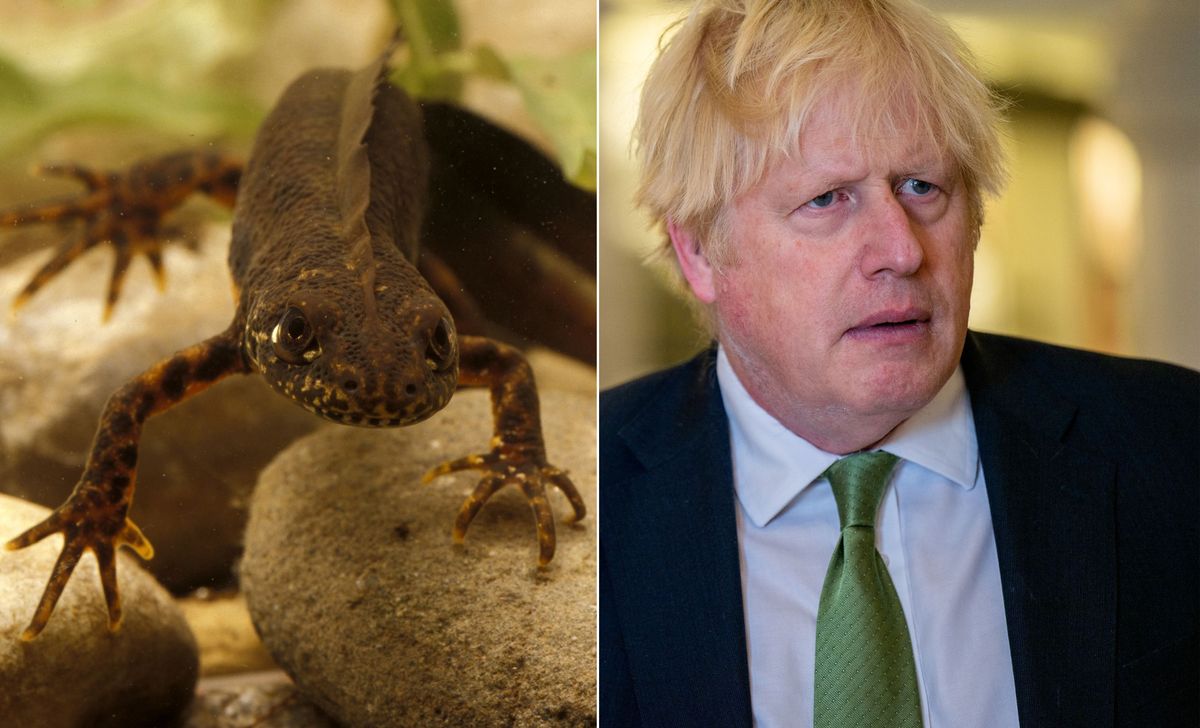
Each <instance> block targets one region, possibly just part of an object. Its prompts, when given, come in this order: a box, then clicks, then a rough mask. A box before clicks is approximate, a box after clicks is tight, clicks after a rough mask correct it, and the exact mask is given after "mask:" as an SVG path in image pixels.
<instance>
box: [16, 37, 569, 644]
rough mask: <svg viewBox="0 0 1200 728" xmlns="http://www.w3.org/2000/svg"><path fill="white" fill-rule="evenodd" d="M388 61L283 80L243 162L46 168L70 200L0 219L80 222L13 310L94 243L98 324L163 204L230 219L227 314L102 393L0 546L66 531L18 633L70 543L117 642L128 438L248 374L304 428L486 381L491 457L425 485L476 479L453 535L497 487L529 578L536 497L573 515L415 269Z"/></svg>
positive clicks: (48, 598)
mask: <svg viewBox="0 0 1200 728" xmlns="http://www.w3.org/2000/svg"><path fill="white" fill-rule="evenodd" d="M387 57H388V54H387V53H385V54H384V55H383V56H382V57H381V58H380V59H379V60H377V61H376V62H375V63H373V64H371V65H370V66H368V67H367V68H364V69H362V70H360V71H358V72H351V71H346V70H328V69H323V70H318V71H312V72H310V73H307V74H305V75H303V76H301V77H300V78H299V79H297V80H296V81H294V82H293V83H292V84H291V85H290V86H289V87H288V88H287V89H286V90H285V91H284V93H283V95H282V97H281V98H280V100H279V101H278V102H277V104H276V105H275V107H274V108H273V109H272V110H271V112H270V113H269V114H268V116H267V118H266V119H265V121H264V122H263V124H262V126H261V128H260V129H259V131H258V134H257V136H256V139H255V142H254V145H253V147H252V150H251V153H250V155H249V158H248V159H247V161H246V163H245V164H244V165H242V164H239V163H238V162H237V161H235V160H233V159H231V158H228V157H226V156H223V155H221V154H215V153H200V154H196V153H183V154H175V155H170V156H165V157H161V158H157V159H154V160H151V161H148V162H143V163H140V164H137V165H135V166H133V167H131V168H130V169H129V170H128V171H126V172H124V173H118V174H107V173H98V172H94V171H91V170H89V169H86V168H84V167H80V166H75V165H64V166H58V167H51V168H48V169H47V171H49V172H52V173H57V174H63V175H68V176H72V177H74V178H76V179H78V180H80V181H81V182H83V183H84V184H85V186H86V187H87V190H86V191H85V192H84V193H82V194H81V195H80V196H79V197H77V198H74V199H68V200H62V201H58V202H51V203H46V204H41V205H32V206H28V207H24V208H20V209H16V210H12V211H9V212H3V213H0V225H3V226H12V225H21V224H29V223H36V222H50V221H59V220H72V219H78V220H82V221H83V227H84V233H83V235H82V236H81V237H80V238H78V239H77V240H73V241H70V242H68V243H66V244H64V245H63V246H62V247H61V248H60V249H59V250H58V251H57V252H56V254H55V255H54V256H53V257H52V259H51V261H50V262H49V263H48V264H46V266H45V267H44V268H43V269H41V270H40V271H39V272H38V273H37V274H36V275H35V276H34V278H33V279H32V281H31V282H30V283H29V285H28V286H27V287H26V288H25V289H24V291H23V292H22V293H21V294H20V295H19V297H18V299H17V301H16V303H18V304H19V303H21V302H22V301H24V300H25V299H27V298H28V297H29V296H31V295H33V294H34V293H35V292H36V291H37V290H38V289H39V288H40V287H41V286H42V285H43V284H44V283H45V282H46V281H47V280H49V279H50V278H52V277H53V276H54V275H55V274H57V273H58V272H59V271H61V270H62V269H63V268H64V267H65V266H67V265H68V264H69V263H70V262H71V261H72V260H74V259H75V258H77V257H78V256H79V255H80V254H81V253H82V252H84V251H85V250H86V249H88V248H90V247H92V246H94V245H96V244H99V243H101V242H104V241H108V242H110V243H111V244H112V245H113V246H114V247H115V248H116V251H117V255H116V265H115V267H114V269H113V274H112V279H111V283H110V286H109V293H108V301H107V308H106V310H110V309H111V307H112V305H113V303H115V302H116V300H117V298H118V296H119V294H120V291H121V284H122V280H123V278H124V274H125V271H126V269H127V267H128V265H129V262H130V261H131V260H132V258H133V257H134V256H135V255H139V254H140V255H145V256H146V257H147V258H148V259H149V261H150V263H151V265H152V266H153V268H154V270H155V271H156V272H159V273H160V274H161V270H162V256H161V249H162V243H161V239H160V236H159V234H158V233H159V227H160V224H161V221H162V218H163V216H164V215H165V214H166V213H167V212H168V211H169V210H171V209H173V208H175V207H177V206H178V205H180V204H181V203H182V202H183V201H184V200H185V199H186V198H187V197H188V196H189V195H191V194H193V193H196V192H200V193H205V194H207V195H209V196H210V197H212V198H213V199H215V200H217V201H218V202H221V203H224V204H226V205H229V206H231V207H232V208H233V231H232V242H231V246H230V252H229V267H230V270H231V272H232V276H233V281H234V289H235V298H236V303H237V308H236V313H235V314H234V317H233V321H232V322H231V323H230V325H229V327H228V328H226V329H225V330H224V331H222V332H221V333H219V334H217V335H215V336H213V337H211V338H209V339H207V340H205V341H202V342H200V343H198V344H195V345H193V346H191V347H188V348H186V349H183V350H182V351H179V352H177V353H175V354H174V355H173V356H171V357H169V358H167V359H165V360H163V361H161V362H159V363H157V364H155V365H154V366H152V367H150V368H149V369H147V370H146V371H145V372H143V373H142V374H140V375H138V376H137V377H135V378H133V379H132V380H131V381H129V382H128V383H126V384H125V385H124V386H122V387H121V388H120V389H118V390H117V391H116V392H115V393H114V394H113V395H112V396H111V397H110V398H109V399H108V401H107V403H106V404H105V406H104V410H103V413H102V414H101V416H100V423H99V428H98V430H97V432H96V435H95V439H94V440H93V442H92V446H91V452H90V455H89V456H88V459H87V463H86V466H85V469H84V472H83V475H82V476H81V477H80V480H79V482H78V483H77V484H76V486H75V489H74V491H73V492H72V493H71V495H70V497H69V498H68V499H67V500H66V502H64V503H63V504H62V505H61V506H59V507H58V508H57V509H56V510H55V511H54V512H53V513H52V514H51V515H50V516H49V517H47V518H46V519H45V520H43V521H42V522H40V523H38V524H37V525H35V526H33V527H32V528H30V529H28V530H27V531H25V532H24V533H22V534H20V535H19V536H17V537H15V538H13V539H12V540H11V541H9V542H8V543H7V544H6V546H7V548H8V549H11V550H15V549H21V548H24V547H26V546H29V545H31V544H34V543H37V542H38V541H40V540H42V539H44V538H46V537H47V536H50V535H51V534H54V533H62V534H63V535H64V537H65V541H64V544H63V547H62V551H61V553H60V555H59V557H58V561H57V563H56V564H55V566H54V569H53V571H52V573H51V575H50V578H49V580H48V583H47V585H46V588H45V591H44V593H43V594H42V598H41V601H40V603H39V604H38V607H37V610H36V612H35V614H34V616H33V619H32V621H31V622H30V624H29V626H28V628H27V629H26V630H25V632H24V633H23V634H22V638H23V639H26V640H29V639H33V638H34V637H35V636H36V635H37V634H38V633H39V632H41V630H42V629H43V628H44V627H45V626H46V623H47V621H48V620H49V618H50V615H51V614H52V612H53V611H54V606H55V604H56V603H57V601H58V598H59V596H60V595H61V594H62V591H63V588H64V587H65V585H66V583H67V581H68V580H69V579H70V576H71V573H72V571H73V569H74V568H75V566H76V564H77V563H78V561H79V559H80V556H81V555H82V554H83V553H84V551H86V550H88V549H90V550H91V551H92V552H94V553H95V555H96V558H97V561H98V563H99V568H100V580H101V584H102V587H103V592H104V597H105V601H106V603H107V609H108V624H109V628H110V629H113V630H115V629H117V627H118V626H119V625H120V620H121V602H120V595H119V593H118V589H117V578H116V559H115V554H116V551H117V549H118V548H119V547H121V546H127V547H129V548H131V549H132V550H134V551H135V552H136V553H137V554H138V555H140V556H141V557H142V558H144V559H149V558H150V557H151V556H152V555H153V549H152V548H151V546H150V543H149V541H148V540H147V539H146V537H145V536H144V535H143V534H142V532H141V530H140V529H139V528H138V527H137V526H136V525H135V524H134V522H133V521H132V520H130V518H129V508H130V505H131V503H132V499H133V492H134V483H135V480H136V472H137V461H138V442H139V437H140V435H141V431H142V425H143V423H144V422H145V421H146V419H147V418H148V417H150V416H152V415H154V414H157V413H159V412H162V411H164V410H166V409H168V408H170V407H172V406H173V405H175V404H177V403H178V402H180V401H182V400H185V399H187V398H188V397H191V396H193V395H195V394H197V393H199V392H201V391H203V390H204V389H206V388H208V387H209V386H210V385H212V384H214V383H215V382H217V381H219V380H221V379H222V378H224V377H227V376H230V375H234V374H260V375H262V376H263V377H265V378H266V380H267V381H268V382H269V383H270V385H271V386H272V387H273V388H274V389H275V390H276V391H277V392H279V393H280V394H282V395H283V396H285V397H288V398H289V399H292V400H294V401H295V402H296V403H298V404H300V405H301V406H303V407H304V408H306V409H308V410H310V411H312V412H314V413H316V414H317V415H320V416H321V417H323V418H326V419H328V420H333V421H336V422H341V423H346V424H351V425H361V426H367V427H394V426H402V425H408V424H412V423H415V422H418V421H420V420H423V419H425V418H427V417H429V416H431V415H433V414H434V413H436V412H437V411H438V410H440V409H441V408H442V407H444V406H445V405H446V403H447V402H448V401H449V400H450V398H451V396H452V395H453V394H454V392H455V390H456V388H458V387H485V386H486V387H488V388H489V389H490V391H491V401H492V418H493V426H494V435H493V437H492V439H491V442H490V450H489V451H488V452H486V453H482V454H478V455H470V456H467V457H462V458H459V459H457V460H452V461H449V462H446V463H443V464H441V465H438V466H437V467H435V468H433V469H432V470H430V471H429V472H428V473H426V474H425V476H424V480H425V481H429V480H431V479H433V478H435V477H438V476H441V475H444V474H446V473H451V472H454V471H459V470H472V469H473V470H479V471H482V472H483V477H482V479H481V480H480V481H479V483H478V485H477V486H476V487H475V489H474V491H473V492H472V493H471V495H470V496H469V497H468V498H467V499H466V500H465V501H464V502H463V504H462V506H461V508H460V509H459V512H458V516H457V518H456V520H455V522H454V526H453V531H452V533H453V537H454V539H455V540H456V541H462V539H463V538H464V537H465V535H466V531H467V527H468V526H469V525H470V523H471V521H472V519H473V518H474V517H475V515H476V513H478V511H479V509H480V508H481V507H482V506H483V504H484V503H485V502H486V501H487V500H488V498H490V497H491V496H492V495H493V494H494V493H495V492H497V491H498V490H499V489H501V488H502V487H504V486H505V485H510V484H511V485H515V486H517V487H518V488H519V489H520V490H521V492H522V493H523V494H524V496H525V498H526V499H528V501H529V503H530V506H531V508H532V511H533V514H534V520H535V522H536V529H537V540H538V562H539V564H540V565H545V564H547V563H549V562H550V560H551V559H552V558H553V556H554V549H555V534H554V516H553V513H552V511H551V507H550V504H549V501H548V499H547V486H551V485H552V486H557V487H558V488H559V490H561V491H562V492H563V493H564V494H565V495H566V497H567V499H568V501H569V502H570V504H571V506H572V509H573V511H574V519H576V520H577V519H580V518H583V517H584V515H585V513H586V509H585V506H584V502H583V498H582V497H581V496H580V494H579V492H578V490H577V489H576V488H575V486H574V485H573V484H572V483H571V480H570V479H569V478H568V476H567V474H566V473H565V472H564V471H562V470H560V469H559V468H556V467H554V466H553V465H551V464H549V463H548V462H547V459H546V449H545V445H544V443H543V439H542V428H541V418H540V414H539V405H538V395H537V389H536V386H535V383H534V379H533V373H532V370H531V369H530V367H529V364H528V363H527V362H526V360H525V359H524V357H523V356H522V355H521V354H520V353H519V352H518V351H517V350H516V349H515V348H514V347H512V346H509V345H507V344H504V343H501V342H499V341H495V340H492V339H489V338H484V337H481V336H468V335H465V334H459V333H457V331H456V326H455V319H454V317H453V316H452V315H451V312H450V310H448V308H447V305H446V304H445V303H443V301H442V299H441V298H439V296H438V295H437V294H436V293H435V292H434V290H433V288H431V286H430V284H429V283H428V282H427V280H426V278H425V277H424V276H422V274H421V273H420V272H419V271H418V268H417V260H418V250H419V247H418V243H419V242H420V236H421V230H422V218H423V215H424V214H425V209H426V206H427V204H428V202H429V195H430V189H429V182H428V179H429V175H430V151H429V149H428V148H427V145H426V142H425V139H424V135H423V128H422V117H421V111H420V108H419V106H418V105H417V104H416V103H415V102H414V101H412V100H411V99H410V98H409V97H408V96H407V95H405V93H404V92H403V91H401V90H400V89H398V88H396V87H395V86H392V85H391V84H390V83H388V81H387V71H388V65H387ZM447 300H448V301H451V299H450V298H447ZM451 306H453V304H451Z"/></svg>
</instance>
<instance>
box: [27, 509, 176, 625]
mask: <svg viewBox="0 0 1200 728" xmlns="http://www.w3.org/2000/svg"><path fill="white" fill-rule="evenodd" d="M55 533H61V534H63V536H64V537H65V540H64V541H63V547H62V551H61V552H60V553H59V555H58V561H57V562H56V563H55V564H54V570H53V571H52V572H51V573H50V578H49V580H47V582H46V589H45V591H43V592H42V599H41V601H40V602H38V606H37V610H36V611H35V612H34V615H33V619H32V620H31V621H30V623H29V626H28V627H26V628H25V631H24V632H22V633H21V639H22V640H24V641H26V642H28V641H30V640H32V639H33V638H34V637H37V636H38V634H39V633H40V632H41V631H42V629H43V628H44V627H45V626H46V622H47V621H49V619H50V615H51V614H52V613H53V612H54V606H55V605H56V604H57V603H58V599H59V597H61V596H62V593H63V589H64V588H65V587H66V585H67V581H68V580H69V579H70V578H71V572H73V571H74V570H75V566H76V565H77V564H78V563H79V559H80V557H81V556H83V552H84V551H87V550H91V551H92V553H94V554H96V561H97V563H98V564H99V567H100V584H101V586H102V587H103V589H104V601H105V604H106V605H107V607H108V629H109V630H110V631H112V632H115V631H117V630H118V629H120V627H121V594H120V592H119V591H118V589H117V563H116V552H117V549H118V548H120V547H121V546H128V547H129V548H131V549H133V551H135V552H136V553H137V554H138V556H141V557H142V558H143V559H150V558H152V557H153V556H154V547H153V546H151V545H150V541H149V540H147V539H146V537H145V536H144V535H143V534H142V531H141V529H139V528H138V527H137V526H136V525H135V524H134V523H133V521H131V520H129V518H127V517H125V516H124V512H123V509H122V510H120V511H114V510H108V509H103V508H96V507H95V506H94V505H92V504H90V503H88V502H87V501H86V499H83V498H77V497H75V496H72V497H71V498H70V499H68V500H67V502H66V503H63V504H62V505H61V506H59V507H58V509H57V510H55V511H54V512H53V513H51V514H50V515H49V516H47V517H46V519H45V520H43V521H41V522H40V523H38V524H37V525H35V526H33V527H32V528H29V529H28V530H26V531H25V532H24V533H22V534H21V535H19V536H17V537H16V538H14V539H12V540H11V541H9V542H8V543H7V544H5V548H6V549H8V550H9V551H16V550H18V549H23V548H25V547H27V546H32V545H33V544H35V543H37V542H39V541H41V540H42V539H44V538H46V537H47V536H51V535H53V534H55Z"/></svg>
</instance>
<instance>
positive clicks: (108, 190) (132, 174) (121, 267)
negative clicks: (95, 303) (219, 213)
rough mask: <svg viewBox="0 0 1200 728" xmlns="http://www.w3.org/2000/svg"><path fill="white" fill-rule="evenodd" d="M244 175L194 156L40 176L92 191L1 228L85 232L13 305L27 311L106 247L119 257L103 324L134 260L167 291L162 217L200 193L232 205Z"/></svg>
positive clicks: (10, 215)
mask: <svg viewBox="0 0 1200 728" xmlns="http://www.w3.org/2000/svg"><path fill="white" fill-rule="evenodd" d="M240 169H241V168H240V165H239V164H238V163H237V162H235V161H232V160H230V159H228V158H226V157H223V156H221V155H219V154H211V153H195V152H186V153H178V154H172V155H167V156H164V157H159V158H155V159H151V160H148V161H145V162H141V163H138V164H134V165H133V166H131V167H130V168H129V169H127V170H125V171H123V172H100V171H97V170H93V169H90V168H88V167H84V166H82V165H78V164H58V165H43V166H40V167H37V168H35V170H34V172H35V173H38V174H43V175H50V176H56V177H71V178H74V179H76V180H78V181H79V182H82V183H83V185H84V186H85V187H86V188H87V189H86V190H85V191H84V192H81V193H80V194H78V195H76V196H74V197H66V198H62V199H58V200H52V201H49V202H42V203H34V204H31V205H24V206H21V207H16V208H12V209H9V210H0V228H4V227H18V226H24V225H35V224H39V223H53V222H62V223H69V222H73V221H80V222H81V223H82V227H83V229H82V231H81V232H78V233H75V234H73V235H72V236H70V237H68V238H67V239H66V240H65V241H64V242H63V243H62V244H61V245H59V247H58V248H57V249H56V250H55V251H54V255H53V256H51V258H50V260H49V261H48V262H47V263H46V264H45V265H43V266H42V267H41V269H39V270H38V272H37V273H35V274H34V275H33V278H32V279H31V280H30V281H29V283H28V284H26V286H25V288H24V289H22V290H21V292H20V293H19V294H17V297H16V298H15V299H14V300H13V302H12V308H13V310H16V309H19V308H20V307H21V306H23V305H25V303H26V302H27V301H28V300H29V299H30V298H32V297H33V295H34V294H36V293H37V292H38V291H39V290H41V289H42V287H43V286H45V285H46V284H47V283H48V282H49V281H50V280H51V279H53V278H54V277H55V276H57V275H58V274H59V273H61V272H62V271H63V270H64V269H65V268H66V267H67V266H69V265H70V264H71V263H72V262H74V261H75V260H76V259H78V258H79V257H80V256H81V255H83V254H84V253H85V252H87V251H88V250H90V249H91V248H94V247H96V246H97V245H100V244H102V243H106V242H107V243H111V244H112V246H113V249H114V250H115V251H116V257H115V260H114V262H113V269H112V275H111V277H110V279H109V284H108V295H107V298H106V299H105V304H104V320H106V321H107V320H108V319H109V317H110V316H111V315H112V310H113V306H114V305H115V304H116V302H117V299H118V298H119V297H120V295H121V288H122V286H123V284H124V282H125V275H126V273H128V271H129V265H130V263H132V262H133V259H134V258H135V257H136V256H138V255H143V256H145V257H146V260H147V261H149V263H150V267H151V268H152V269H153V271H154V276H155V280H156V282H157V283H158V287H159V288H160V289H162V288H163V281H164V272H163V259H162V251H163V246H164V240H165V239H166V237H167V235H164V233H170V232H171V231H170V230H169V229H167V230H164V229H163V226H162V221H163V218H164V216H165V215H166V214H167V213H168V212H170V211H171V210H173V209H175V208H176V207H178V206H179V205H180V204H182V203H183V201H184V200H185V199H186V198H187V197H188V196H189V195H190V194H192V192H194V191H202V192H205V193H206V194H208V195H209V196H210V197H212V198H213V199H215V200H217V201H218V202H221V203H222V204H228V205H232V204H233V200H234V195H235V194H236V188H237V183H238V180H239V179H240V174H241V171H240Z"/></svg>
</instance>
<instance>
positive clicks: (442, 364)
mask: <svg viewBox="0 0 1200 728" xmlns="http://www.w3.org/2000/svg"><path fill="white" fill-rule="evenodd" d="M323 282H324V283H330V282H331V281H329V280H328V279H326V280H325V281H323ZM405 282H406V283H407V281H405ZM306 283H307V284H308V285H306ZM321 283H322V280H321V276H318V277H316V278H314V279H310V280H309V281H307V282H306V281H300V280H293V281H290V282H288V283H286V284H284V285H283V286H280V287H279V288H276V289H275V290H274V291H266V292H264V293H265V294H266V295H262V296H259V297H258V300H257V303H255V304H253V305H252V307H251V310H250V312H249V316H248V318H247V324H246V330H245V339H244V341H245V347H246V352H247V354H248V355H249V356H250V359H251V361H252V362H254V364H255V368H256V369H257V370H258V371H260V372H261V373H262V374H263V376H265V377H266V379H267V381H268V382H269V383H270V384H271V386H272V387H274V388H275V390H276V391H278V392H279V393H280V394H283V395H284V396H286V397H288V398H289V399H291V400H293V401H295V402H296V403H297V404H299V405H300V406H302V407H304V408H305V409H307V410H309V411H311V412H314V413H316V414H318V415H320V416H321V417H324V418H325V419H328V420H333V421H335V422H341V423H344V424H351V425H361V426H366V427H395V426H399V425H409V424H412V423H414V422H419V421H421V420H423V419H425V418H427V417H429V416H430V415H432V414H434V413H435V412H437V411H438V410H440V409H442V408H443V407H445V406H446V403H447V402H449V401H450V397H451V395H453V394H454V390H455V388H456V387H457V384H458V336H457V334H456V333H455V330H454V322H453V319H452V318H451V317H450V314H449V312H448V311H447V310H446V307H445V304H443V303H442V302H441V300H440V299H439V298H438V297H437V296H436V295H435V294H433V293H432V292H431V291H429V290H428V288H427V287H425V286H423V285H421V286H411V285H400V286H395V287H394V288H393V287H392V286H389V285H388V284H386V283H382V282H381V283H379V284H377V285H374V286H372V288H374V290H375V293H376V295H375V296H372V297H371V301H370V302H371V304H372V305H370V306H368V307H366V308H367V310H364V306H363V299H362V298H361V297H358V296H354V295H353V294H352V293H350V292H351V291H353V290H354V287H350V288H349V289H348V290H347V289H346V288H341V287H338V286H333V285H321ZM422 283H423V281H422ZM313 284H316V285H315V286H314V285H313ZM281 289H282V290H281ZM388 294H391V295H388Z"/></svg>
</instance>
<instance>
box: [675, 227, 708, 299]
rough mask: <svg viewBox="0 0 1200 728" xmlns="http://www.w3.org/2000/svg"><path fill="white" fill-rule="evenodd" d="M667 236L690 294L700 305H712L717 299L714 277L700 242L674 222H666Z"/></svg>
mask: <svg viewBox="0 0 1200 728" xmlns="http://www.w3.org/2000/svg"><path fill="white" fill-rule="evenodd" d="M667 235H668V236H669V237H670V238H671V247H672V248H673V249H674V250H675V258H676V260H678V261H679V269H680V270H681V271H683V277H684V278H686V279H687V282H688V287H689V288H691V289H692V294H693V295H694V296H695V297H696V298H697V299H699V300H700V302H701V303H712V302H713V301H715V300H716V299H717V288H716V275H715V273H716V272H715V271H714V270H713V266H712V263H710V262H709V260H708V256H707V255H706V254H705V253H704V249H703V248H701V247H700V242H699V241H698V240H696V238H695V237H694V236H693V235H692V234H691V233H690V232H688V231H687V230H684V229H683V228H681V227H680V226H679V225H677V224H675V222H674V221H672V220H668V221H667Z"/></svg>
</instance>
